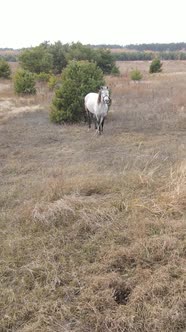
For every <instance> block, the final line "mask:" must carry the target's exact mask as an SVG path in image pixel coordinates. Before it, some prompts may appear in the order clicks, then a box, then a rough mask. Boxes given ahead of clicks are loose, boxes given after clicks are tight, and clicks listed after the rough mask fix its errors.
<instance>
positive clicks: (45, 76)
mask: <svg viewBox="0 0 186 332" xmlns="http://www.w3.org/2000/svg"><path fill="white" fill-rule="evenodd" d="M35 78H36V80H37V81H38V82H48V81H49V79H50V74H48V73H43V72H42V73H39V74H35Z"/></svg>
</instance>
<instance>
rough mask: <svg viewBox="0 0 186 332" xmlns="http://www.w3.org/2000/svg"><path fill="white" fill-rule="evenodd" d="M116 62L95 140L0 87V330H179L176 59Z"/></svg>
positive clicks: (180, 166) (183, 168)
mask: <svg viewBox="0 0 186 332" xmlns="http://www.w3.org/2000/svg"><path fill="white" fill-rule="evenodd" d="M118 65H119V67H120V70H121V75H120V76H119V77H107V78H106V79H107V84H108V85H109V87H110V88H111V90H112V100H113V102H112V106H111V109H110V112H109V115H108V118H107V119H106V122H105V127H104V134H103V135H101V136H97V135H95V132H94V128H91V130H90V131H88V128H87V124H84V123H82V124H79V125H71V126H70V125H61V126H60V125H55V124H52V123H51V122H50V121H49V105H50V102H51V99H52V92H50V91H49V90H48V88H47V87H46V86H41V85H40V86H38V94H37V95H36V96H35V97H27V98H23V97H16V96H15V95H14V92H13V87H12V84H11V82H9V81H2V80H1V81H0V252H1V255H0V273H1V284H0V294H1V296H0V312H1V314H0V315H1V317H0V318H1V321H0V330H1V331H2V332H10V331H12V332H15V331H16V332H17V331H19V332H69V331H75V332H108V331H109V332H185V331H186V232H185V231H186V94H185V86H186V62H184V61H183V62H181V61H178V62H176V61H173V62H163V72H162V73H161V74H154V75H150V74H149V73H148V68H149V63H148V62H127V63H126V62H123V63H118ZM133 68H138V69H139V70H141V71H142V73H143V80H142V81H141V82H140V83H138V84H137V83H134V82H131V81H130V71H131V70H132V69H133Z"/></svg>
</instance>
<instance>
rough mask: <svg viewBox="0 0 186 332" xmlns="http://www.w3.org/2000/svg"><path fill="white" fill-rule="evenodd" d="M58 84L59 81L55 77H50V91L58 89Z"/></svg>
mask: <svg viewBox="0 0 186 332" xmlns="http://www.w3.org/2000/svg"><path fill="white" fill-rule="evenodd" d="M57 82H58V79H57V77H56V76H55V75H50V77H49V80H48V87H49V89H50V90H54V88H55V87H56V84H57Z"/></svg>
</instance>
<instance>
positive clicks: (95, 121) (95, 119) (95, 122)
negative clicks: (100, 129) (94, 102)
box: [94, 116, 98, 130]
mask: <svg viewBox="0 0 186 332" xmlns="http://www.w3.org/2000/svg"><path fill="white" fill-rule="evenodd" d="M94 124H95V130H96V129H97V126H98V122H97V118H96V116H95V117H94Z"/></svg>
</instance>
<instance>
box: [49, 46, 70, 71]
mask: <svg viewBox="0 0 186 332" xmlns="http://www.w3.org/2000/svg"><path fill="white" fill-rule="evenodd" d="M65 49H66V47H65V46H63V45H62V43H61V42H60V41H58V42H57V43H55V44H54V45H50V46H49V53H50V54H51V55H52V69H53V73H54V74H61V72H62V70H63V69H64V68H65V67H66V65H67V59H66V51H65Z"/></svg>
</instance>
